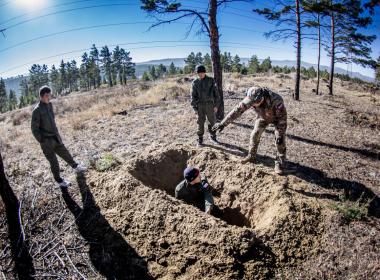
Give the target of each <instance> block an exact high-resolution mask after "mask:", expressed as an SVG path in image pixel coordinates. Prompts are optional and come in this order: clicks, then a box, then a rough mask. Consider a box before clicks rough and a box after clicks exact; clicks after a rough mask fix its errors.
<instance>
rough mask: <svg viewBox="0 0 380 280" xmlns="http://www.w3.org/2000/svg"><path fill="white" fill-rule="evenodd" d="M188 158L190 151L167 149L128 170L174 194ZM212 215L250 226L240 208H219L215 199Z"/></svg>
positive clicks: (157, 187)
mask: <svg viewBox="0 0 380 280" xmlns="http://www.w3.org/2000/svg"><path fill="white" fill-rule="evenodd" d="M189 159H190V153H189V152H188V151H186V150H182V149H179V150H167V151H165V152H163V153H161V154H160V155H159V156H155V157H150V156H148V157H146V158H144V159H138V160H136V161H135V163H134V164H133V167H132V168H131V169H130V170H129V172H130V173H131V175H133V176H134V177H135V178H136V179H138V180H139V181H140V182H141V183H143V184H144V185H146V186H148V187H150V188H152V189H159V190H163V191H165V192H166V193H168V194H169V195H171V196H174V192H175V187H176V186H177V184H178V183H179V182H180V181H182V180H183V170H184V169H185V168H186V166H187V162H188V161H189ZM210 183H211V185H212V182H210ZM215 193H217V192H216V191H215V192H214V190H213V194H214V198H215V197H218V196H219V197H220V193H219V195H217V196H215ZM213 215H214V216H215V217H217V218H219V219H222V220H224V221H225V222H227V223H228V224H230V225H235V226H239V227H243V226H246V227H250V222H249V220H248V219H247V218H246V217H245V216H244V214H242V213H241V211H240V208H230V207H226V208H219V207H218V206H217V201H216V206H215V208H214V211H213Z"/></svg>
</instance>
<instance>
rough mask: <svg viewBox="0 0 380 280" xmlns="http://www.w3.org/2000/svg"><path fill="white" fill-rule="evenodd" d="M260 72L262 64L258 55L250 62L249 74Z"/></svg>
mask: <svg viewBox="0 0 380 280" xmlns="http://www.w3.org/2000/svg"><path fill="white" fill-rule="evenodd" d="M258 72H260V62H259V59H258V58H257V56H256V55H253V56H252V57H251V59H250V60H249V61H248V73H249V74H256V73H258Z"/></svg>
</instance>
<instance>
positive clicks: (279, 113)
mask: <svg viewBox="0 0 380 280" xmlns="http://www.w3.org/2000/svg"><path fill="white" fill-rule="evenodd" d="M250 108H253V109H254V110H255V112H256V113H257V116H258V118H257V119H256V122H255V127H254V129H253V131H252V133H251V137H250V142H249V151H248V155H247V157H245V158H244V159H243V160H242V162H243V163H247V162H254V161H255V159H256V153H257V148H258V146H259V142H260V137H261V135H262V133H263V132H264V130H265V128H266V127H267V126H268V125H269V124H273V125H274V128H275V138H276V145H277V157H276V161H275V172H276V173H277V174H282V171H283V168H284V164H285V160H286V145H285V136H286V135H285V133H286V127H287V113H286V108H285V105H284V101H283V99H282V97H281V96H280V95H279V94H277V93H274V92H273V91H271V90H269V89H268V88H261V87H257V88H256V87H251V88H249V89H248V92H247V96H246V97H245V98H244V99H243V101H241V102H240V103H239V104H238V105H237V106H236V107H235V108H234V109H233V110H232V111H231V112H230V113H229V114H228V115H227V116H226V117H225V118H224V119H223V120H222V121H221V122H220V123H217V124H215V125H214V127H213V128H212V129H213V130H214V131H217V130H219V131H222V130H223V128H224V127H225V126H227V125H228V124H230V123H231V122H233V121H234V120H236V119H237V118H238V117H240V116H241V115H242V114H243V113H244V112H245V111H246V110H248V109H250Z"/></svg>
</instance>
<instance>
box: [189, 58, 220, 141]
mask: <svg viewBox="0 0 380 280" xmlns="http://www.w3.org/2000/svg"><path fill="white" fill-rule="evenodd" d="M196 72H197V74H198V78H197V79H195V80H194V81H193V84H192V86H191V106H192V107H193V109H194V112H195V114H196V115H197V118H198V120H197V123H198V132H197V134H198V147H201V146H203V134H204V125H205V122H206V118H207V121H208V131H209V133H210V140H211V141H212V142H213V143H214V144H217V140H216V134H215V132H213V131H212V130H211V128H212V127H213V125H214V124H215V113H216V112H217V107H218V103H219V94H218V91H217V90H216V87H215V82H214V79H213V78H211V77H208V76H207V75H206V68H205V67H204V66H203V65H198V66H197V67H196Z"/></svg>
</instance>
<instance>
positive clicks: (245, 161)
mask: <svg viewBox="0 0 380 280" xmlns="http://www.w3.org/2000/svg"><path fill="white" fill-rule="evenodd" d="M255 161H256V157H255V156H252V155H248V156H246V157H245V158H243V159H242V160H241V161H240V162H241V163H243V164H246V163H249V162H250V163H255Z"/></svg>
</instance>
